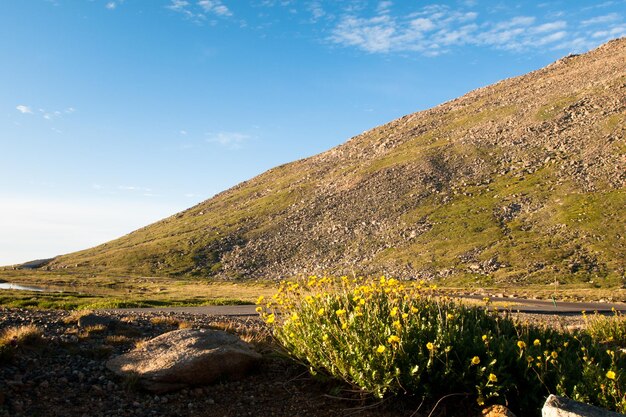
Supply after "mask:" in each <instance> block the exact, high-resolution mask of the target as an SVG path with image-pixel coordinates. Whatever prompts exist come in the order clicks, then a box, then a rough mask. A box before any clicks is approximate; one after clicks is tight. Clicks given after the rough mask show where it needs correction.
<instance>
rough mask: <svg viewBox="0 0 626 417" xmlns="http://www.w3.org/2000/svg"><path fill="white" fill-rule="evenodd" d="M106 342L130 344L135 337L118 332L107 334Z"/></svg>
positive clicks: (115, 344)
mask: <svg viewBox="0 0 626 417" xmlns="http://www.w3.org/2000/svg"><path fill="white" fill-rule="evenodd" d="M104 343H106V344H107V345H113V346H120V345H130V344H132V343H133V339H131V338H130V337H128V336H124V335H119V334H118V335H113V336H107V337H106V339H104Z"/></svg>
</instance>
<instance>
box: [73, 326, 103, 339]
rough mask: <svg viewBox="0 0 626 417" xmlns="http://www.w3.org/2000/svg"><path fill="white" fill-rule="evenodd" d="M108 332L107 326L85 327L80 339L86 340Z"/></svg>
mask: <svg viewBox="0 0 626 417" xmlns="http://www.w3.org/2000/svg"><path fill="white" fill-rule="evenodd" d="M107 330H108V328H107V326H105V325H103V324H95V325H93V326H87V327H85V328H84V329H83V330H82V332H81V333H80V334H79V336H78V337H80V338H81V339H85V338H88V337H91V336H93V335H96V334H102V333H104V332H106V331H107Z"/></svg>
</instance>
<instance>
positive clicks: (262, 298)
mask: <svg viewBox="0 0 626 417" xmlns="http://www.w3.org/2000/svg"><path fill="white" fill-rule="evenodd" d="M263 300H265V297H263V296H260V297H259V298H257V300H256V303H257V304H261V303H262V302H263Z"/></svg>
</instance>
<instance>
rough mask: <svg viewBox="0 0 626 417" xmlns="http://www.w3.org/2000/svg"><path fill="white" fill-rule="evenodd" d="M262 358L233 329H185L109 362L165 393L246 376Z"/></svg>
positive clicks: (114, 369) (119, 371)
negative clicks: (228, 330)
mask: <svg viewBox="0 0 626 417" xmlns="http://www.w3.org/2000/svg"><path fill="white" fill-rule="evenodd" d="M260 359H261V355H260V354H258V353H257V352H255V351H254V350H253V349H252V348H251V347H250V346H249V345H248V344H246V343H245V342H243V341H242V340H241V339H239V337H237V336H235V335H232V334H230V333H226V332H223V331H219V330H209V329H183V330H175V331H173V332H169V333H165V334H163V335H161V336H158V337H155V338H154V339H152V340H149V341H147V342H146V343H145V344H143V345H142V346H141V348H140V349H136V350H134V351H131V352H129V353H126V354H124V355H120V356H118V357H116V358H114V359H111V360H110V361H108V362H107V364H106V366H107V368H108V369H109V370H111V371H112V372H114V373H116V374H117V375H120V376H129V375H133V374H134V375H136V376H138V377H139V378H140V383H141V385H142V386H143V387H144V388H146V389H148V390H150V391H153V392H156V393H165V392H169V391H176V390H179V389H182V388H185V387H187V386H195V385H205V384H209V383H212V382H214V381H216V380H217V379H223V378H240V377H243V376H244V375H245V374H246V373H247V372H248V371H249V370H250V369H251V367H252V366H253V365H254V364H255V363H256V362H258V361H259V360H260Z"/></svg>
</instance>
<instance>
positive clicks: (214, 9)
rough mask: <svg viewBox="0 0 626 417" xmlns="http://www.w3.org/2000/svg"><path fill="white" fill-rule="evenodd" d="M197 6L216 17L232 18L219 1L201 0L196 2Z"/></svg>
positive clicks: (230, 13) (228, 10)
mask: <svg viewBox="0 0 626 417" xmlns="http://www.w3.org/2000/svg"><path fill="white" fill-rule="evenodd" d="M198 6H200V7H201V8H202V10H204V11H205V12H207V13H212V14H215V15H217V16H232V14H233V13H232V12H231V11H230V9H228V7H226V6H225V5H224V4H223V3H222V2H221V1H220V0H201V1H199V2H198Z"/></svg>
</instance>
